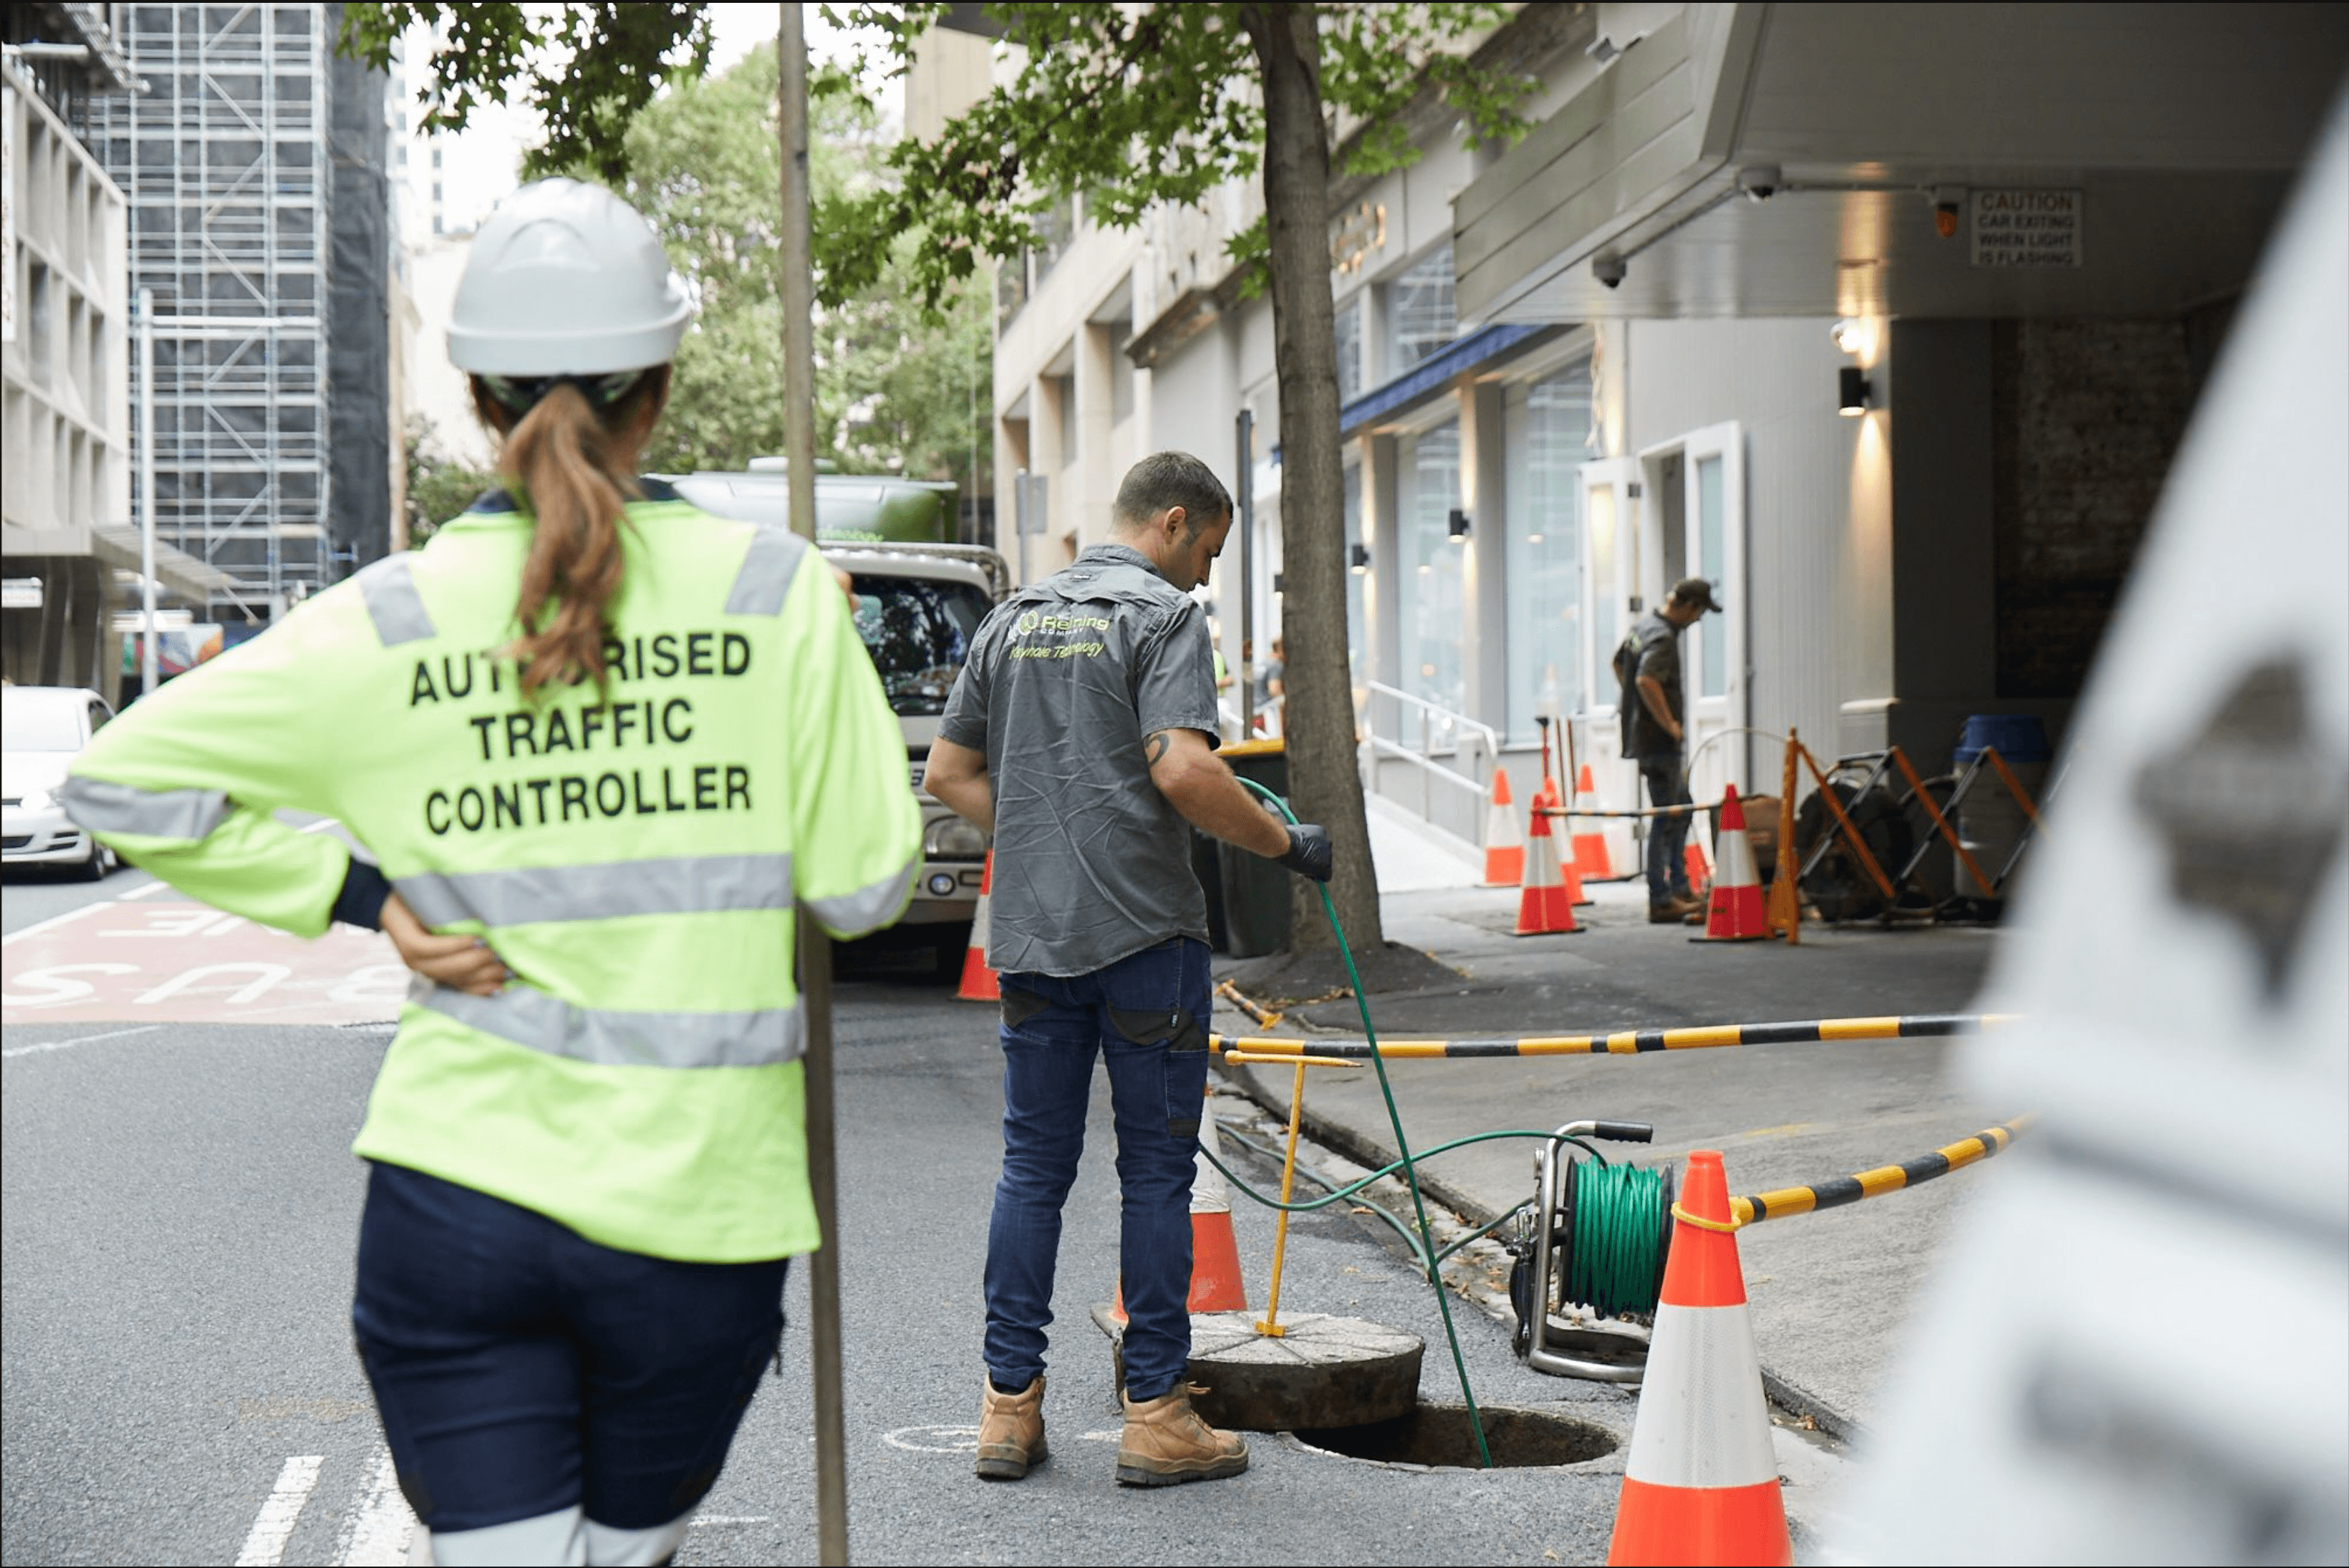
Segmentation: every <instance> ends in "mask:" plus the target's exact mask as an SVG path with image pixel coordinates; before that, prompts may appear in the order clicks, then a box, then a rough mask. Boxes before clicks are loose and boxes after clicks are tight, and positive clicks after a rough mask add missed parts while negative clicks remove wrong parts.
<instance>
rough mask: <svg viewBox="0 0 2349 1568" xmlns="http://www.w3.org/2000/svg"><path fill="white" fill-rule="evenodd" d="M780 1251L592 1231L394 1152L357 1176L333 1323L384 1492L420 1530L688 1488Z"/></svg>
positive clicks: (748, 1377)
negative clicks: (706, 1252)
mask: <svg viewBox="0 0 2349 1568" xmlns="http://www.w3.org/2000/svg"><path fill="white" fill-rule="evenodd" d="M789 1261H790V1260H788V1259H785V1258H776V1259H772V1260H771V1261H768V1262H762V1263H748V1264H690V1263H678V1262H675V1261H673V1260H670V1259H667V1258H654V1257H646V1256H643V1255H642V1254H639V1253H624V1252H617V1251H615V1250H614V1249H612V1248H610V1247H605V1246H599V1245H597V1244H596V1243H594V1242H591V1241H588V1240H587V1239H586V1238H585V1237H584V1236H582V1235H580V1234H579V1233H577V1232H575V1231H572V1230H569V1229H567V1228H566V1227H564V1226H563V1225H560V1224H557V1223H556V1222H554V1221H553V1220H550V1219H548V1218H547V1217H546V1216H545V1215H543V1214H540V1213H536V1212H533V1211H531V1210H528V1209H523V1208H519V1207H517V1206H515V1205H514V1204H512V1203H509V1202H505V1201H504V1200H503V1199H500V1198H492V1197H491V1196H490V1195H489V1194H487V1193H485V1192H478V1191H474V1190H473V1189H471V1188H470V1187H460V1186H458V1185H456V1184H455V1183H453V1182H450V1181H441V1180H440V1178H439V1177H437V1176H428V1175H425V1174H424V1173H423V1172H421V1171H410V1170H408V1169H406V1168H404V1167H402V1166H398V1165H387V1164H382V1163H378V1164H377V1165H376V1166H375V1167H374V1169H373V1170H372V1171H369V1173H368V1176H367V1209H366V1212H365V1213H364V1214H363V1216H362V1217H361V1219H360V1221H359V1257H358V1290H357V1298H356V1299H355V1300H354V1301H353V1303H352V1305H351V1324H352V1327H353V1329H354V1330H355V1331H356V1334H357V1340H358V1348H359V1357H360V1360H361V1361H362V1362H363V1363H364V1364H365V1365H366V1367H367V1380H368V1382H370V1383H371V1384H372V1385H373V1386H374V1387H375V1398H376V1405H377V1408H378V1409H379V1410H380V1411H381V1412H382V1415H383V1430H384V1437H385V1439H387V1441H388V1443H389V1444H390V1447H391V1458H392V1463H393V1465H394V1467H395V1468H396V1469H397V1470H398V1474H399V1486H400V1491H402V1492H404V1493H405V1494H406V1495H407V1498H408V1501H409V1506H410V1507H412V1508H414V1509H415V1510H416V1515H417V1518H418V1519H419V1521H420V1522H422V1523H423V1525H424V1526H425V1528H427V1529H429V1530H430V1531H432V1532H434V1533H435V1534H436V1535H441V1534H447V1533H450V1532H460V1531H468V1530H479V1529H482V1528H484V1527H487V1526H490V1525H496V1524H506V1523H511V1522H513V1521H516V1520H523V1519H535V1518H538V1517H540V1516H543V1515H546V1514H550V1513H555V1512H559V1511H562V1510H564V1509H570V1508H583V1509H584V1510H585V1516H586V1518H587V1520H588V1521H589V1522H592V1523H594V1524H596V1525H601V1526H605V1527H609V1528H612V1529H617V1530H630V1531H634V1530H648V1529H651V1528H653V1527H655V1526H658V1525H664V1524H667V1523H668V1522H671V1521H673V1520H675V1519H677V1518H678V1516H679V1515H681V1514H684V1513H685V1512H687V1511H688V1510H690V1509H691V1508H693V1506H694V1505H695V1504H697V1503H698V1502H699V1501H701V1498H702V1495H703V1494H704V1493H705V1492H707V1491H709V1488H710V1485H711V1484H712V1483H713V1482H714V1481H716V1480H717V1479H718V1471H719V1467H720V1466H721V1465H723V1464H724V1463H725V1462H726V1450H727V1449H728V1448H729V1447H730V1445H731V1444H732V1443H733V1441H734V1429H735V1428H736V1426H738V1425H739V1424H740V1421H741V1419H742V1412H743V1411H744V1409H746V1408H748V1407H749V1405H750V1396H751V1394H752V1392H753V1391H755V1390H756V1388H757V1387H758V1384H759V1376H760V1373H761V1370H762V1369H763V1368H764V1367H766V1365H767V1362H768V1360H769V1358H770V1357H772V1356H773V1355H774V1353H775V1346H776V1345H777V1343H778V1342H779V1341H780V1339H781V1335H782V1329H783V1307H782V1292H783V1274H784V1271H785V1268H786V1265H787V1264H788V1263H789Z"/></svg>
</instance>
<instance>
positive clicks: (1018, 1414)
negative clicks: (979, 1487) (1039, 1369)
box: [974, 1377, 1046, 1480]
mask: <svg viewBox="0 0 2349 1568" xmlns="http://www.w3.org/2000/svg"><path fill="white" fill-rule="evenodd" d="M985 1387H986V1402H985V1404H984V1405H982V1406H981V1407H980V1409H979V1415H978V1465H977V1466H976V1467H974V1468H976V1469H977V1470H978V1473H979V1474H980V1475H982V1476H984V1477H986V1478H987V1479H988V1480H1019V1478H1020V1477H1021V1476H1024V1475H1026V1474H1027V1473H1028V1469H1029V1467H1030V1465H1040V1464H1042V1463H1043V1462H1044V1460H1045V1458H1046V1455H1045V1451H1044V1379H1043V1378H1042V1377H1038V1378H1037V1379H1036V1380H1035V1381H1034V1382H1033V1383H1030V1384H1029V1385H1028V1387H1025V1388H1023V1389H1021V1390H1020V1391H1019V1393H1017V1394H999V1393H997V1392H996V1391H995V1383H994V1380H993V1379H992V1378H989V1379H987V1380H986V1384H985Z"/></svg>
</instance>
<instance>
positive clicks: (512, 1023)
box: [408, 975, 805, 1068]
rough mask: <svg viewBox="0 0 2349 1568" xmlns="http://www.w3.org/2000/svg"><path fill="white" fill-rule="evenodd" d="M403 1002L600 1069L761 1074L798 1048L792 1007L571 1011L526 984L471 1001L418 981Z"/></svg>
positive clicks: (469, 997) (796, 1020)
mask: <svg viewBox="0 0 2349 1568" xmlns="http://www.w3.org/2000/svg"><path fill="white" fill-rule="evenodd" d="M408 997H409V1001H411V1002H414V1003H416V1004H417V1005H418V1006H424V1007H429V1008H431V1009H432V1010H433V1011H434V1012H436V1013H440V1014H441V1015H443V1016H447V1017H450V1018H452V1019H454V1020H456V1021H457V1022H458V1023H460V1024H462V1025H464V1026H466V1027H467V1028H470V1029H478V1030H480V1031H481V1033H482V1034H485V1035H494V1036H496V1037H498V1038H499V1039H502V1040H510V1041H512V1043H513V1044H515V1045H517V1046H523V1047H528V1048H529V1049H531V1050H533V1051H544V1052H545V1053H546V1054H547V1055H548V1056H551V1057H570V1058H571V1059H572V1060H574V1061H580V1062H589V1063H592V1064H594V1065H595V1066H596V1067H606V1068H766V1067H773V1066H775V1065H776V1064H777V1063H779V1062H788V1061H795V1060H797V1059H798V1058H799V1056H800V1054H801V1052H802V1050H803V1049H804V1048H805V1046H804V1039H803V1033H802V1026H801V1022H800V1009H799V1008H797V1007H769V1008H763V1009H761V1010H760V1011H757V1012H750V1013H623V1012H617V1011H613V1010H608V1009H598V1008H590V1007H574V1006H572V1005H571V1004H569V1003H568V1002H565V1001H563V1000H562V999H560V998H559V997H554V996H550V995H547V994H546V993H545V992H543V991H533V990H532V989H531V988H530V987H529V986H527V985H509V986H507V987H506V988H505V989H504V990H502V991H501V992H499V993H498V994H497V995H494V996H472V995H467V994H466V993H464V992H462V991H452V990H450V988H449V987H448V986H446V985H433V984H431V983H430V982H429V981H427V980H425V979H424V978H423V977H422V976H421V975H419V976H418V977H417V979H416V981H415V983H414V984H412V985H410V986H409V992H408Z"/></svg>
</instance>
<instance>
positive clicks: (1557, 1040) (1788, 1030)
mask: <svg viewBox="0 0 2349 1568" xmlns="http://www.w3.org/2000/svg"><path fill="white" fill-rule="evenodd" d="M2014 1016H2015V1015H2013V1014H2011V1013H1916V1014H1911V1015H1909V1016H1907V1017H1886V1018H1814V1019H1812V1020H1810V1021H1808V1022H1806V1023H1792V1024H1707V1025H1702V1026H1697V1027H1694V1028H1687V1029H1623V1030H1619V1031H1617V1032H1616V1033H1613V1034H1607V1035H1552V1036H1533V1037H1526V1038H1521V1039H1514V1040H1506V1039H1495V1040H1381V1041H1380V1042H1379V1044H1378V1050H1377V1054H1378V1055H1379V1056H1381V1057H1385V1058H1386V1059H1387V1060H1389V1061H1402V1060H1413V1059H1435V1058H1443V1059H1453V1058H1461V1057H1630V1056H1639V1055H1640V1054H1642V1053H1644V1052H1648V1051H1702V1050H1719V1049H1721V1048H1723V1047H1729V1046H1789V1045H1802V1044H1809V1043H1815V1042H1818V1041H1827V1042H1834V1041H1837V1040H1899V1039H1918V1038H1922V1037H1929V1036H1934V1035H1971V1034H1978V1033H1980V1032H1981V1031H1982V1029H1983V1028H1985V1027H1988V1026H1995V1025H1998V1024H2003V1023H2007V1022H2010V1021H2012V1019H2013V1017H2014ZM1207 1044H1208V1046H1209V1047H1211V1048H1213V1049H1215V1050H1218V1051H1225V1050H1236V1051H1244V1052H1246V1053H1247V1055H1248V1056H1249V1057H1256V1058H1264V1057H1281V1058H1284V1059H1286V1058H1290V1057H1299V1056H1305V1055H1308V1054H1310V1055H1312V1056H1317V1057H1355V1058H1360V1059H1361V1060H1364V1061H1367V1060H1369V1059H1370V1057H1371V1054H1372V1053H1371V1042H1370V1041H1369V1040H1367V1039H1365V1038H1363V1037H1361V1036H1359V1035H1356V1036H1353V1037H1345V1036H1340V1037H1335V1038H1332V1037H1321V1036H1317V1037H1314V1038H1312V1039H1305V1040H1299V1039H1279V1038H1273V1037H1265V1036H1247V1037H1232V1036H1228V1035H1210V1036H1208V1037H1207Z"/></svg>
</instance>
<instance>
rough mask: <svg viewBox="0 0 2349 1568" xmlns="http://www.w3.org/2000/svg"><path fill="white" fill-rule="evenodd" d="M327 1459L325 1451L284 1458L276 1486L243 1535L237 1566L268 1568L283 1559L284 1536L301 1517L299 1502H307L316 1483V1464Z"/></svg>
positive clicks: (242, 1567)
mask: <svg viewBox="0 0 2349 1568" xmlns="http://www.w3.org/2000/svg"><path fill="white" fill-rule="evenodd" d="M325 1463H326V1455H324V1454H296V1455H295V1456H294V1457H293V1458H291V1459H289V1460H286V1461H285V1469H284V1470H279V1471H278V1472H277V1486H276V1489H275V1490H274V1491H272V1492H270V1494H269V1497H268V1500H267V1501H264V1503H263V1504H262V1505H261V1513H260V1515H259V1517H257V1518H255V1519H254V1522H253V1533H252V1534H250V1535H248V1536H246V1537H245V1538H244V1549H243V1551H241V1552H239V1553H237V1554H236V1563H237V1568H270V1565H274V1564H276V1563H283V1562H284V1561H285V1542H286V1539H287V1538H288V1537H289V1536H291V1535H292V1534H293V1533H294V1524H295V1521H296V1520H299V1519H300V1518H301V1517H302V1505H303V1504H304V1503H305V1502H307V1501H310V1493H311V1491H312V1490H313V1489H314V1488H316V1486H317V1484H318V1467H319V1466H320V1465H323V1464H325Z"/></svg>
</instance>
